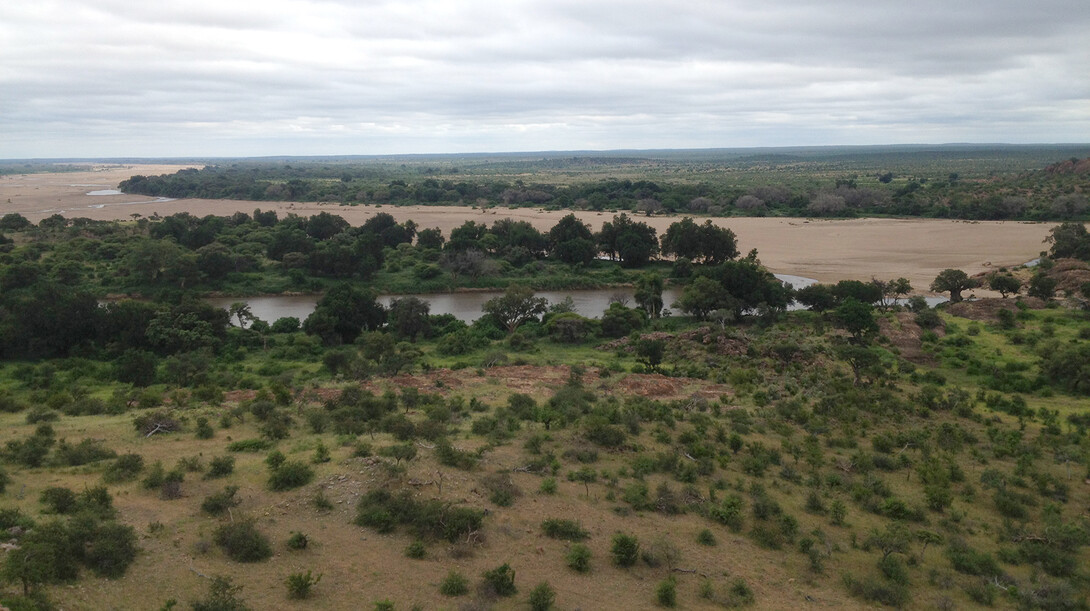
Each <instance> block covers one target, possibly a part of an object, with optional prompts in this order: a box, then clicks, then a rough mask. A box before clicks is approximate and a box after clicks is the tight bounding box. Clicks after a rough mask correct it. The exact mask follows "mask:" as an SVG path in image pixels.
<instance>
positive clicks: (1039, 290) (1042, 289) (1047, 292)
mask: <svg viewBox="0 0 1090 611" xmlns="http://www.w3.org/2000/svg"><path fill="white" fill-rule="evenodd" d="M1026 294H1027V295H1029V296H1030V297H1036V298H1038V299H1042V300H1044V301H1051V300H1052V298H1053V297H1055V296H1056V279H1055V278H1052V277H1049V276H1047V275H1045V273H1044V272H1037V273H1036V274H1033V277H1032V278H1030V279H1029V289H1027V290H1026Z"/></svg>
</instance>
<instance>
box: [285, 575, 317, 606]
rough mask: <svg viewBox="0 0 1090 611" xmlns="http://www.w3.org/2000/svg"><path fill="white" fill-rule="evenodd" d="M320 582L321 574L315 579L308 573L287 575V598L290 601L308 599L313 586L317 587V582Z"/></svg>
mask: <svg viewBox="0 0 1090 611" xmlns="http://www.w3.org/2000/svg"><path fill="white" fill-rule="evenodd" d="M321 580H322V575H321V573H319V574H318V576H317V577H315V576H313V575H311V572H310V571H307V572H306V573H292V574H291V575H288V578H287V580H285V584H286V585H287V586H288V598H290V599H292V600H303V599H306V598H310V595H311V590H312V589H313V588H314V586H316V585H318V582H319V581H321Z"/></svg>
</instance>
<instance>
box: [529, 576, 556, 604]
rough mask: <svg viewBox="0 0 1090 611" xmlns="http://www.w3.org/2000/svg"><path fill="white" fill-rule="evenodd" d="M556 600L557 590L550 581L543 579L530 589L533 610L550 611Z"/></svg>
mask: <svg viewBox="0 0 1090 611" xmlns="http://www.w3.org/2000/svg"><path fill="white" fill-rule="evenodd" d="M554 602H556V592H554V591H553V588H552V586H550V585H549V582H547V581H543V582H541V583H539V584H537V587H536V588H534V589H533V590H531V591H530V609H532V610H533V611H549V609H552V608H553V603H554Z"/></svg>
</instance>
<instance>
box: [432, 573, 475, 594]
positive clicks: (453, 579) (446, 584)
mask: <svg viewBox="0 0 1090 611" xmlns="http://www.w3.org/2000/svg"><path fill="white" fill-rule="evenodd" d="M468 592H469V581H468V580H467V579H466V578H465V577H464V576H463V575H462V574H461V573H457V572H455V571H451V572H450V573H447V576H446V577H444V578H443V581H442V582H441V583H440V584H439V593H440V594H442V595H443V596H463V595H465V594H466V593H468Z"/></svg>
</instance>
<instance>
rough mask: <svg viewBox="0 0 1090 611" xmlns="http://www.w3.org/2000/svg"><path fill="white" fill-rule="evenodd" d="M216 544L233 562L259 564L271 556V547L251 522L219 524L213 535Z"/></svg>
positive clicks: (266, 538) (241, 521)
mask: <svg viewBox="0 0 1090 611" xmlns="http://www.w3.org/2000/svg"><path fill="white" fill-rule="evenodd" d="M213 539H214V540H215V542H216V544H217V545H219V546H220V547H221V548H223V551H224V553H225V554H227V557H228V558H230V559H231V560H234V561H235V562H261V561H262V560H267V559H268V558H270V557H271V556H272V545H271V544H270V543H269V539H268V537H266V536H265V535H264V534H263V533H262V532H261V531H260V530H258V529H257V525H256V524H254V522H253V520H240V521H238V522H229V523H226V524H221V525H220V526H219V527H218V528H216V530H215V533H214V534H213Z"/></svg>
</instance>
